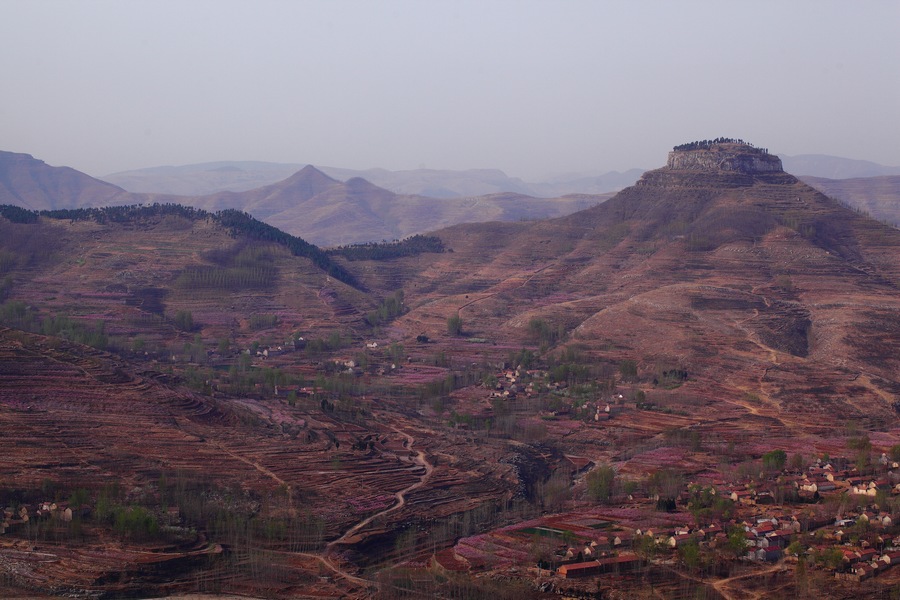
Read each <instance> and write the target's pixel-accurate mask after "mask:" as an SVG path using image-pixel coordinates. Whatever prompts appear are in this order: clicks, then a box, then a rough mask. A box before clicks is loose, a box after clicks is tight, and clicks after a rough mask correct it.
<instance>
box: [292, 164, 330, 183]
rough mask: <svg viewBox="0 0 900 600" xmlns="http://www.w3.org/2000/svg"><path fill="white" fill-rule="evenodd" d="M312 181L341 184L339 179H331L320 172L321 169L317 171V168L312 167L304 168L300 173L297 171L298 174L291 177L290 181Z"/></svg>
mask: <svg viewBox="0 0 900 600" xmlns="http://www.w3.org/2000/svg"><path fill="white" fill-rule="evenodd" d="M311 179H314V180H317V181H327V182H333V183H340V182H339V181H338V180H337V179H334V178H333V177H329V176H328V175H326V174H325V173H323V172H322V171H320V170H319V169H317V168H316V167H314V166H312V165H306V166H305V167H303V168H302V169H300V170H299V171H297V172H296V173H294V174H293V175H291V177H290V178H289V181H297V180H304V181H306V180H311Z"/></svg>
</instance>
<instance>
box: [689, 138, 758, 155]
mask: <svg viewBox="0 0 900 600" xmlns="http://www.w3.org/2000/svg"><path fill="white" fill-rule="evenodd" d="M716 144H741V145H742V146H746V147H747V149H749V150H754V151H756V152H760V153H762V154H768V153H769V149H768V148H757V147H756V146H754V145H753V144H751V143H750V142H745V141H744V140H742V139H740V138H727V137H717V138H716V139H714V140H698V141H695V142H688V143H686V144H681V145H680V146H675V147H674V148H672V150H675V151H679V150H681V151H686V150H709V149H710V148H712V147H713V146H715V145H716Z"/></svg>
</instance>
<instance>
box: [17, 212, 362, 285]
mask: <svg viewBox="0 0 900 600" xmlns="http://www.w3.org/2000/svg"><path fill="white" fill-rule="evenodd" d="M0 216H2V217H4V218H6V219H8V220H9V221H12V222H14V223H35V222H37V220H38V217H48V218H51V219H69V220H71V221H95V222H97V223H127V222H131V221H138V220H141V219H148V218H154V217H164V216H174V217H182V218H185V219H189V220H192V221H196V220H200V219H214V220H215V221H216V222H217V223H219V224H220V225H222V226H223V227H227V228H228V229H229V231H230V232H231V234H232V235H242V236H244V237H247V238H249V239H251V240H258V241H266V242H273V243H275V244H279V245H281V246H284V247H286V248H287V249H288V250H290V251H291V254H293V255H294V256H303V257H306V258H308V259H310V260H311V261H313V263H315V265H316V266H317V267H319V268H320V269H322V270H323V271H325V272H326V273H328V275H330V276H332V277H334V278H335V279H337V280H339V281H343V282H344V283H346V284H348V285H353V286H355V285H357V283H356V278H355V277H353V275H352V274H350V273H349V272H348V271H347V270H346V269H344V268H343V267H341V266H340V265H338V264H335V263H334V262H332V260H331V258H330V257H329V256H328V254H326V253H325V252H324V251H322V250H321V249H320V248H319V247H318V246H315V245H313V244H310V243H309V242H307V241H305V240H303V239H301V238H299V237H296V236H293V235H291V234H289V233H285V232H284V231H281V230H280V229H277V228H275V227H273V226H271V225H269V224H267V223H263V222H262V221H259V220H257V219H255V218H253V217H252V216H250V215H249V214H247V213H244V212H241V211H238V210H234V209H227V210H222V211H219V212H216V213H210V212H207V211H205V210H202V209H199V208H193V207H190V206H183V205H181V204H150V205H130V206H107V207H104V208H74V209H60V210H41V211H35V210H27V209H24V208H21V207H18V206H10V205H0Z"/></svg>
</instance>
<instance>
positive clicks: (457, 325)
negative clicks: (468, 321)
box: [447, 313, 462, 335]
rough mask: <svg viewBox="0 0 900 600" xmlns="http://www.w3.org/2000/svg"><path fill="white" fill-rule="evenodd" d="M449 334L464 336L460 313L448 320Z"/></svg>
mask: <svg viewBox="0 0 900 600" xmlns="http://www.w3.org/2000/svg"><path fill="white" fill-rule="evenodd" d="M447 333H449V334H450V335H460V334H462V317H460V316H459V313H457V314H455V315H453V316H451V317H450V318H449V319H447Z"/></svg>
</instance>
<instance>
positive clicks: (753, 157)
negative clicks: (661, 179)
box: [666, 143, 784, 174]
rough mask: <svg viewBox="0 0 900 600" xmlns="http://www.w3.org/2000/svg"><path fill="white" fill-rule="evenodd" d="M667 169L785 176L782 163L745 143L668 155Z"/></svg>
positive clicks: (681, 151) (778, 159)
mask: <svg viewBox="0 0 900 600" xmlns="http://www.w3.org/2000/svg"><path fill="white" fill-rule="evenodd" d="M666 168H668V169H672V170H676V171H737V172H740V173H747V174H754V173H782V172H783V171H784V170H783V169H782V166H781V159H780V158H778V157H777V156H773V155H772V154H769V153H767V152H766V151H765V150H762V149H761V148H756V147H754V146H751V145H750V144H743V143H720V144H711V145H709V146H708V147H702V148H696V149H689V150H679V149H676V150H673V151H672V152H669V160H668V162H667V164H666Z"/></svg>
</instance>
